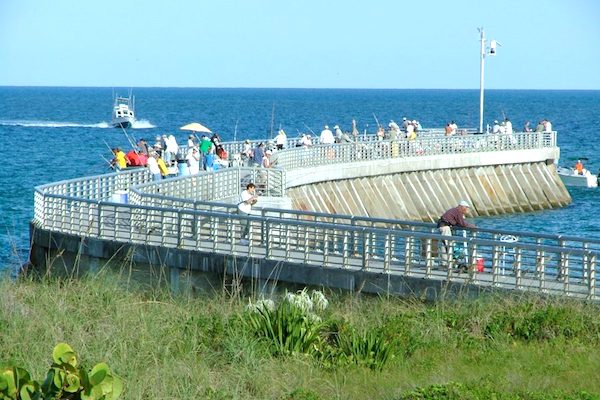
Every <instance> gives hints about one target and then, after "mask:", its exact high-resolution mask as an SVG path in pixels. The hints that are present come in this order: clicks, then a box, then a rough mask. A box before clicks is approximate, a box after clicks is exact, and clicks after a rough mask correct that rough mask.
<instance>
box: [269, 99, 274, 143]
mask: <svg viewBox="0 0 600 400" xmlns="http://www.w3.org/2000/svg"><path fill="white" fill-rule="evenodd" d="M274 123H275V102H273V109H272V110H271V134H270V135H269V139H273V124H274Z"/></svg>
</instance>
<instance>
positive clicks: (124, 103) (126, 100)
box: [111, 93, 135, 128]
mask: <svg viewBox="0 0 600 400" xmlns="http://www.w3.org/2000/svg"><path fill="white" fill-rule="evenodd" d="M134 121H135V97H133V96H132V95H131V93H129V97H120V96H118V95H117V96H116V97H115V102H114V105H113V112H112V121H111V125H112V126H114V127H115V128H129V127H131V125H132V124H133V122H134Z"/></svg>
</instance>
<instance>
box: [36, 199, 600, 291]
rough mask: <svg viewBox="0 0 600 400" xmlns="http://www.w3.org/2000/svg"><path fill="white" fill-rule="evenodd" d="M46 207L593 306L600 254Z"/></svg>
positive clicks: (122, 236) (148, 230)
mask: <svg viewBox="0 0 600 400" xmlns="http://www.w3.org/2000/svg"><path fill="white" fill-rule="evenodd" d="M45 203H46V209H45V210H46V211H47V216H48V218H46V220H45V221H44V224H43V226H41V225H42V224H41V223H39V221H36V225H37V226H39V227H40V228H44V229H47V230H51V231H58V232H62V233H68V234H74V235H79V236H88V237H97V238H100V239H105V240H115V241H121V242H126V243H130V244H133V245H135V244H144V245H146V244H147V245H156V246H165V247H176V248H180V249H189V250H200V251H207V252H212V253H217V254H235V255H247V256H251V257H260V258H266V259H272V260H283V261H288V262H295V263H302V264H307V265H319V266H322V267H323V268H341V269H350V270H357V271H371V272H374V273H387V274H403V275H406V276H415V277H423V278H428V279H438V280H448V281H452V282H462V283H473V284H479V285H486V286H493V287H498V288H505V289H519V290H533V291H537V292H541V293H557V294H558V293H560V294H565V295H568V296H576V297H583V298H589V299H598V296H597V293H596V287H597V282H596V273H597V265H596V264H597V259H598V254H599V253H598V252H597V251H592V250H587V249H583V248H575V247H570V246H564V245H562V246H561V245H557V246H553V245H545V244H538V243H530V242H525V241H514V242H506V241H501V240H491V239H487V238H484V237H481V236H479V232H476V233H477V234H474V235H471V236H469V237H463V236H451V237H448V236H441V235H439V234H437V233H434V232H428V231H426V230H418V229H416V228H415V229H410V226H406V227H403V228H405V229H395V228H390V227H387V228H382V227H376V226H374V225H372V226H361V225H359V224H358V223H355V224H351V223H342V221H340V220H333V221H332V222H331V223H326V222H317V221H314V220H302V219H293V218H277V217H269V216H267V217H265V216H263V215H256V216H242V215H239V214H235V213H231V212H227V209H229V208H231V207H235V206H232V205H228V204H221V205H218V204H214V205H212V206H211V207H212V209H207V210H202V209H196V210H194V209H190V208H168V207H150V206H142V205H132V204H117V203H111V202H105V201H92V200H87V199H74V198H71V197H67V196H62V195H53V194H48V195H46V201H45ZM219 207H220V208H221V210H219V209H218V208H219ZM265 212H266V214H265V215H268V212H272V211H271V210H266V211H265ZM242 220H249V221H250V224H251V235H250V239H251V240H250V243H249V244H248V245H241V244H240V240H239V238H240V232H241V221H242ZM356 222H358V221H356ZM367 222H369V223H371V222H373V221H367ZM377 223H379V222H377ZM444 241H446V242H444ZM444 245H446V246H448V248H449V249H450V250H451V252H452V254H453V257H451V258H450V260H449V262H450V268H448V269H443V270H442V269H437V268H438V267H439V262H440V256H439V251H440V249H441V246H444ZM453 267H460V268H462V271H463V272H459V271H460V270H457V269H456V268H453Z"/></svg>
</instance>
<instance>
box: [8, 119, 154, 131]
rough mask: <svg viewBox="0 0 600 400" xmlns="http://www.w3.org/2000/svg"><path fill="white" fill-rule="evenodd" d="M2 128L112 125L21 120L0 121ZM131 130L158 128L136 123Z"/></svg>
mask: <svg viewBox="0 0 600 400" xmlns="http://www.w3.org/2000/svg"><path fill="white" fill-rule="evenodd" d="M0 126H22V127H26V128H100V129H105V128H111V129H113V127H112V126H111V125H110V123H108V122H105V121H102V122H98V123H95V124H80V123H77V122H58V121H20V120H0ZM131 128H133V129H149V128H156V126H154V125H152V123H151V122H150V121H147V120H144V119H142V120H140V121H134V122H133V124H132V126H131Z"/></svg>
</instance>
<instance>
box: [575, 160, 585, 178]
mask: <svg viewBox="0 0 600 400" xmlns="http://www.w3.org/2000/svg"><path fill="white" fill-rule="evenodd" d="M575 172H577V174H578V175H583V163H582V162H581V160H577V162H576V163H575Z"/></svg>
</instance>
